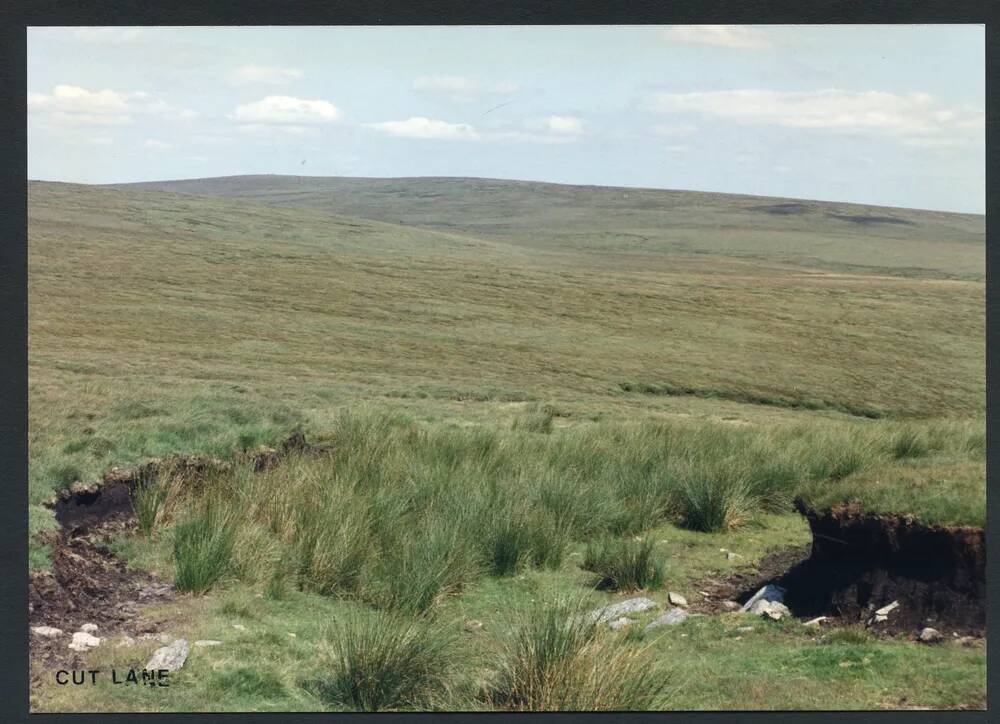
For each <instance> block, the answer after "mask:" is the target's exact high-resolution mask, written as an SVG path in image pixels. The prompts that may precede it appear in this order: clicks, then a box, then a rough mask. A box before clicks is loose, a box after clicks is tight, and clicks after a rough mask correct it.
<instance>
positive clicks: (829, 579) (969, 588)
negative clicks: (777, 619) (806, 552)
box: [779, 501, 986, 636]
mask: <svg viewBox="0 0 1000 724" xmlns="http://www.w3.org/2000/svg"><path fill="white" fill-rule="evenodd" d="M796 507H797V509H798V510H799V512H800V513H801V514H802V515H804V516H805V517H806V519H807V520H808V521H809V528H810V531H811V533H812V549H811V554H810V556H809V557H808V558H807V559H805V560H804V561H802V562H801V563H799V564H797V565H795V566H794V567H792V568H791V569H789V570H788V571H787V572H786V573H785V574H784V575H783V576H781V578H780V581H779V582H780V585H782V586H783V587H784V588H786V589H787V591H788V593H787V600H788V605H789V606H790V607H791V609H792V610H793V611H794V612H795V613H796V614H797V615H800V616H819V615H834V616H837V617H838V618H840V619H841V620H842V621H844V622H845V623H846V622H849V623H864V624H867V625H869V626H870V627H871V628H872V629H873V630H876V631H884V632H887V633H904V632H915V631H919V630H921V629H922V628H924V627H928V626H929V627H932V628H938V629H941V630H942V631H944V630H947V631H948V632H955V633H958V634H960V635H961V634H967V635H973V636H982V635H983V634H984V631H985V628H986V540H985V532H984V530H983V529H982V528H978V527H973V526H932V525H926V524H924V523H921V522H920V521H919V520H916V519H915V518H914V517H913V516H908V515H886V514H878V513H866V512H864V511H863V510H862V507H861V505H860V504H859V503H857V502H856V501H852V502H849V503H844V504H842V505H839V506H835V507H832V508H828V509H825V510H816V509H813V508H809V507H807V506H806V505H805V504H803V503H802V501H797V505H796ZM893 602H897V603H898V604H899V605H898V607H895V608H893V609H891V612H889V613H887V614H882V615H878V614H877V612H878V611H879V610H881V609H882V608H883V607H886V606H891V605H892V604H893Z"/></svg>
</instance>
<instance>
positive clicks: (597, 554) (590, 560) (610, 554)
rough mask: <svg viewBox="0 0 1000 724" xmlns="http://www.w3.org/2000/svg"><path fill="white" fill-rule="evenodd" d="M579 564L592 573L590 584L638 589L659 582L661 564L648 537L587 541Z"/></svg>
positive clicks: (657, 586)
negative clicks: (592, 580)
mask: <svg viewBox="0 0 1000 724" xmlns="http://www.w3.org/2000/svg"><path fill="white" fill-rule="evenodd" d="M580 567H581V568H583V569H584V570H587V571H591V572H593V573H595V574H596V577H595V581H594V587H595V588H599V589H610V590H613V591H638V590H641V589H654V588H659V587H660V586H661V585H662V583H663V566H662V564H661V563H660V562H659V561H658V560H656V558H655V557H654V554H653V542H652V541H651V540H649V539H643V540H638V541H637V540H613V539H604V540H601V541H598V542H596V543H588V544H587V548H586V551H585V553H584V556H583V562H582V563H581V564H580Z"/></svg>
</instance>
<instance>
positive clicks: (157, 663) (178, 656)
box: [146, 639, 189, 671]
mask: <svg viewBox="0 0 1000 724" xmlns="http://www.w3.org/2000/svg"><path fill="white" fill-rule="evenodd" d="M188 651H189V649H188V642H187V641H186V640H185V639H177V640H176V641H174V642H173V643H172V644H170V645H169V646H164V647H163V648H160V649H157V650H156V651H154V652H153V656H152V657H151V658H150V659H149V661H148V662H147V663H146V668H147V669H149V670H151V671H158V670H160V669H165V670H167V671H177V670H178V669H179V668H181V667H182V666H184V662H185V661H187V656H188Z"/></svg>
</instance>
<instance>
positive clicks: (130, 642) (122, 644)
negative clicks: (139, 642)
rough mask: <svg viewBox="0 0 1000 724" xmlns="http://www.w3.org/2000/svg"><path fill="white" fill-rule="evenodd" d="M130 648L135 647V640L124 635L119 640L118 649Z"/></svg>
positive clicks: (116, 646) (116, 645)
mask: <svg viewBox="0 0 1000 724" xmlns="http://www.w3.org/2000/svg"><path fill="white" fill-rule="evenodd" d="M129 646H135V639H134V638H132V637H131V636H127V635H123V636H122V637H121V638H120V639H118V643H116V644H115V648H116V649H121V648H126V647H129Z"/></svg>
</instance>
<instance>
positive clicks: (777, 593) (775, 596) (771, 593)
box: [740, 583, 785, 612]
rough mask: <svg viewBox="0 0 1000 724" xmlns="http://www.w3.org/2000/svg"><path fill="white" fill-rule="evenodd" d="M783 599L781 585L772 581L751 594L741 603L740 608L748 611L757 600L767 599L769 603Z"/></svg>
mask: <svg viewBox="0 0 1000 724" xmlns="http://www.w3.org/2000/svg"><path fill="white" fill-rule="evenodd" d="M784 600H785V589H784V588H782V587H781V586H775V585H774V584H773V583H768V584H767V585H766V586H764V587H763V588H761V589H760V590H759V591H757V593H755V594H753V596H751V598H750V600H749V601H747V602H746V603H744V604H743V608H742V609H740V610H741V611H743V612H750V610H751V609H752V608H753V606H754V604H755V603H757V601H768V602H771V603H781V602H782V601H784Z"/></svg>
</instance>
